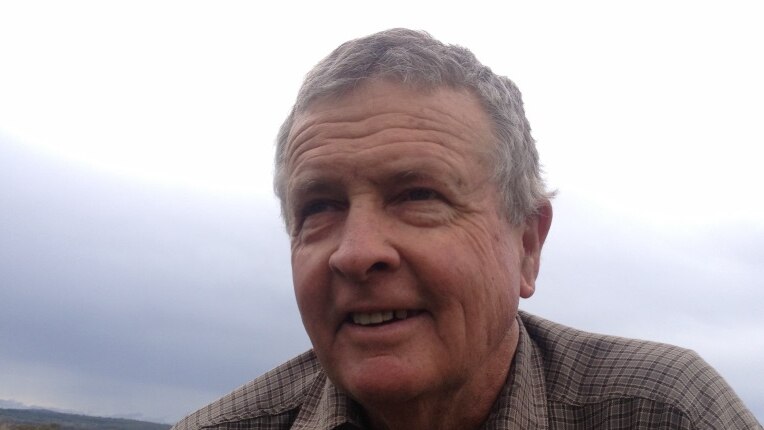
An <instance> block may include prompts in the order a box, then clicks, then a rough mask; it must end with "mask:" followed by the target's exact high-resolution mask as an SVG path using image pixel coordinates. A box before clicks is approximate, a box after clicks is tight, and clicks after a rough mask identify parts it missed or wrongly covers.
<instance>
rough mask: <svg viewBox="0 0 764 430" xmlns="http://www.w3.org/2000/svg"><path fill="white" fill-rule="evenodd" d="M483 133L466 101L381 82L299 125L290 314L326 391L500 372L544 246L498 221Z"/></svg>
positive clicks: (448, 383) (386, 390)
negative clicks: (300, 326)
mask: <svg viewBox="0 0 764 430" xmlns="http://www.w3.org/2000/svg"><path fill="white" fill-rule="evenodd" d="M490 130H491V126H490V123H489V120H488V118H487V115H486V114H485V113H484V111H483V110H482V108H481V107H480V105H479V103H478V102H477V99H476V98H475V97H474V96H472V95H471V94H470V93H469V92H467V91H457V90H452V89H447V88H441V89H438V90H436V91H432V92H428V93H425V92H415V91H411V90H407V89H405V88H403V87H401V86H399V85H396V84H391V83H388V82H374V83H371V84H366V85H364V86H362V87H360V88H358V89H356V90H355V91H354V92H352V93H351V94H349V95H347V96H344V97H342V98H341V99H339V100H337V99H333V100H324V101H319V102H315V103H314V104H312V105H311V107H310V108H309V109H308V110H307V111H306V112H304V113H302V114H300V115H299V116H298V117H297V119H296V122H295V125H294V127H293V128H292V131H291V133H290V141H289V142H288V148H287V156H288V159H287V164H286V169H287V172H288V183H287V187H288V188H287V208H288V209H287V210H288V216H289V217H290V219H291V226H290V234H291V240H292V274H293V280H294V288H295V294H296V297H297V303H298V306H299V308H300V313H301V315H302V319H303V323H304V324H305V328H306V330H307V333H308V335H309V337H310V339H311V341H312V343H313V346H314V349H315V352H316V354H317V355H318V358H319V360H320V362H321V364H322V366H323V367H324V369H326V371H327V373H328V375H329V377H330V379H331V380H332V381H333V382H334V383H335V384H336V385H337V386H338V387H340V388H341V389H343V390H344V391H346V392H348V393H349V394H350V395H351V396H352V397H354V398H355V399H356V400H358V401H359V402H361V403H362V404H364V403H368V402H385V401H403V400H413V399H417V398H422V396H442V395H447V394H448V393H455V392H458V391H460V390H463V389H465V387H468V386H471V385H475V384H480V383H482V382H481V380H482V379H485V378H487V377H493V378H495V377H496V375H497V374H499V375H502V374H505V373H506V371H507V368H508V366H509V362H510V360H511V357H512V354H513V352H514V347H515V344H516V341H517V327H516V323H515V319H514V318H515V316H516V311H517V304H518V297H519V296H523V297H528V296H530V295H531V294H532V293H533V283H534V280H535V276H536V270H537V262H538V250H539V248H540V244H539V243H538V240H536V242H535V243H533V240H534V238H536V239H537V236H534V234H533V230H534V228H535V227H532V226H531V227H529V225H520V226H512V225H510V224H509V222H508V221H507V219H506V216H505V215H504V212H503V211H502V209H501V208H500V206H499V204H500V203H499V202H500V199H499V195H498V192H497V187H496V185H495V184H494V183H493V180H492V179H491V173H492V171H493V165H492V163H491V158H490V157H491V154H492V151H491V148H492V146H491V145H494V144H495V143H494V138H493V137H492V134H491V132H490ZM534 225H535V224H534ZM529 232H530V233H529ZM542 241H543V238H542ZM502 372H504V373H502Z"/></svg>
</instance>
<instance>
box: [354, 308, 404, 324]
mask: <svg viewBox="0 0 764 430" xmlns="http://www.w3.org/2000/svg"><path fill="white" fill-rule="evenodd" d="M408 314H409V313H408V311H406V310H397V311H385V312H372V313H360V312H354V313H353V314H352V317H353V322H354V323H356V324H358V325H370V324H380V323H383V322H387V321H390V320H392V319H393V318H395V319H399V320H404V319H406V318H407V317H408Z"/></svg>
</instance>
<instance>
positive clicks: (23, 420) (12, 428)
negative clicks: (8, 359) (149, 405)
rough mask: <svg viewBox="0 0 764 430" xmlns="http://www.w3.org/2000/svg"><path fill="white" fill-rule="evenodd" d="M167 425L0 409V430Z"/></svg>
mask: <svg viewBox="0 0 764 430" xmlns="http://www.w3.org/2000/svg"><path fill="white" fill-rule="evenodd" d="M169 428H170V425H168V424H159V423H152V422H148V421H137V420H128V419H123V418H103V417H92V416H88V415H77V414H66V413H61V412H53V411H48V410H44V409H0V430H167V429H169Z"/></svg>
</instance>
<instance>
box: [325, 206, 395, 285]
mask: <svg viewBox="0 0 764 430" xmlns="http://www.w3.org/2000/svg"><path fill="white" fill-rule="evenodd" d="M379 212H381V210H380V209H374V208H370V207H355V208H354V207H351V208H350V209H349V211H348V214H347V217H346V218H345V222H344V224H343V226H342V230H341V233H340V234H341V236H340V240H339V243H338V245H337V248H336V249H335V250H334V252H333V253H332V254H331V256H330V257H329V266H330V267H331V270H332V271H333V272H334V273H336V274H338V275H340V276H342V277H344V278H347V279H349V280H351V281H353V282H365V281H367V280H369V278H371V277H373V276H374V275H376V274H379V273H384V272H392V271H395V270H397V269H398V267H400V255H399V253H398V251H397V249H396V248H395V247H394V246H393V245H392V243H391V240H392V239H394V237H393V229H392V228H391V227H390V223H389V221H388V220H386V219H385V217H384V215H383V214H380V213H379Z"/></svg>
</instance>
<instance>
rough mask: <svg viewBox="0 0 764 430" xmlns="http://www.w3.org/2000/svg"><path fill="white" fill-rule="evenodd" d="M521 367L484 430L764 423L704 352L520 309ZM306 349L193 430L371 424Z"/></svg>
mask: <svg viewBox="0 0 764 430" xmlns="http://www.w3.org/2000/svg"><path fill="white" fill-rule="evenodd" d="M518 324H519V326H520V338H519V342H518V345H517V351H516V353H515V358H514V361H513V363H512V370H511V372H510V375H509V377H508V378H507V382H506V384H505V385H504V388H503V389H502V391H501V393H500V394H499V398H498V399H497V401H496V403H495V404H494V407H493V410H492V412H491V414H490V416H489V417H488V419H487V420H486V422H485V423H484V425H483V429H486V430H488V429H495V430H509V429H523V430H525V429H725V430H726V429H761V428H762V427H761V425H760V424H758V423H757V422H756V419H755V418H754V417H753V415H752V414H751V412H749V411H748V410H747V409H746V407H745V406H744V405H743V403H742V402H741V401H740V399H739V398H738V397H737V396H736V395H735V393H734V392H733V391H732V389H731V388H730V387H729V386H728V385H727V383H726V382H725V381H724V380H723V379H722V378H721V376H719V374H717V373H716V371H714V370H713V369H712V368H711V367H710V366H709V365H708V364H706V363H705V362H704V361H703V360H702V359H701V358H700V357H698V355H697V354H695V353H694V352H692V351H688V350H686V349H682V348H678V347H675V346H671V345H665V344H659V343H653V342H645V341H637V340H631V339H623V338H617V337H610V336H602V335H595V334H591V333H585V332H581V331H578V330H574V329H571V328H568V327H564V326H561V325H558V324H555V323H552V322H550V321H546V320H544V319H541V318H538V317H535V316H532V315H530V314H527V313H523V312H520V314H519V316H518ZM363 424H364V420H363V418H362V413H361V408H360V406H358V405H357V404H356V403H355V402H354V401H353V400H352V399H350V398H348V397H347V396H346V395H344V394H342V393H341V392H339V391H338V390H337V388H335V386H334V385H333V384H332V383H331V381H329V380H328V379H327V378H326V374H325V373H324V371H323V370H322V369H321V365H320V364H319V363H318V360H317V359H316V356H315V355H314V354H313V353H312V352H310V351H309V352H306V353H304V354H302V355H300V356H298V357H296V358H294V359H292V360H290V361H289V362H287V363H285V364H283V365H281V366H279V367H277V368H276V369H274V370H272V371H270V372H268V373H266V374H265V375H263V376H261V377H259V378H257V379H256V380H254V381H252V382H250V383H248V384H247V385H244V386H243V387H241V388H239V389H237V390H236V391H234V392H232V393H231V394H228V395H227V396H225V397H223V398H221V399H220V400H218V401H216V402H214V403H212V404H210V405H208V406H206V407H204V408H202V409H200V410H199V411H197V412H195V413H193V414H191V415H189V416H188V417H186V418H185V419H183V420H182V421H180V422H179V423H178V424H176V425H175V427H173V430H187V429H202V428H205V429H268V430H276V429H311V430H313V429H320V430H329V429H363V428H365V427H364V425H363Z"/></svg>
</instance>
